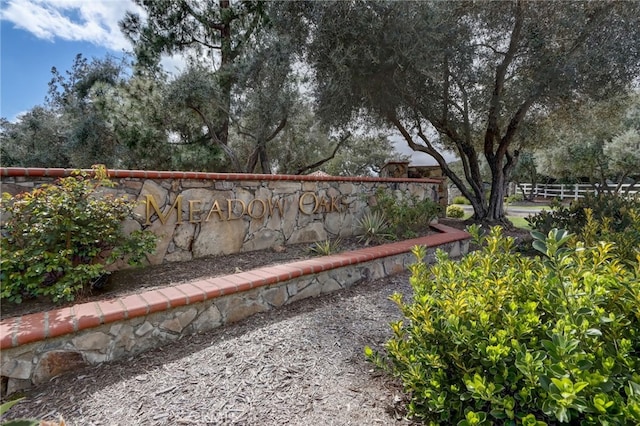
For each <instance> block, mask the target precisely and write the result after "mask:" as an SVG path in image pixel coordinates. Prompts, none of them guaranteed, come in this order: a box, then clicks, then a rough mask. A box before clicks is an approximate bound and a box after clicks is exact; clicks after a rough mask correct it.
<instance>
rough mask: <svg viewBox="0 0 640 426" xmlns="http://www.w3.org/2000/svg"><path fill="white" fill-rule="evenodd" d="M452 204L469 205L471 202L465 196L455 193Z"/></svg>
mask: <svg viewBox="0 0 640 426" xmlns="http://www.w3.org/2000/svg"><path fill="white" fill-rule="evenodd" d="M453 204H464V205H469V204H471V203H470V202H469V200H467V197H464V196H462V195H456V196H455V197H453Z"/></svg>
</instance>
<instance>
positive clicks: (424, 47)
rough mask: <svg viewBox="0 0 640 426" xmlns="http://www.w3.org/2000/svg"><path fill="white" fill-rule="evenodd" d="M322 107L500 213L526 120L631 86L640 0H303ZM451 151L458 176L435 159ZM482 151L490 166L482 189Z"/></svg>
mask: <svg viewBox="0 0 640 426" xmlns="http://www.w3.org/2000/svg"><path fill="white" fill-rule="evenodd" d="M297 7H298V8H300V10H301V12H300V14H301V15H302V16H303V17H304V18H303V19H304V20H306V21H308V22H311V23H312V25H310V26H309V33H308V34H307V38H306V42H307V58H308V60H309V63H310V64H311V66H312V67H313V69H314V70H315V73H316V80H317V81H316V83H317V85H316V95H317V101H318V104H319V111H320V113H321V114H322V116H323V117H324V118H325V120H327V122H330V123H334V124H342V123H344V122H345V121H349V120H352V119H353V118H354V117H355V116H357V115H359V114H361V113H363V112H364V113H366V114H367V115H369V116H370V117H372V118H374V119H375V120H376V121H377V122H378V123H380V124H381V125H386V126H389V127H392V128H395V129H396V130H397V131H398V132H400V134H402V136H403V137H404V139H405V140H406V142H407V143H408V144H409V146H411V148H413V149H414V150H417V151H422V152H425V153H427V154H429V155H431V156H432V157H433V158H435V159H436V161H437V162H438V164H439V165H440V166H441V168H442V170H443V172H444V174H445V175H446V176H448V177H449V178H450V179H451V180H452V182H453V183H454V184H455V185H456V186H457V187H458V188H459V189H460V190H461V192H462V193H463V194H464V195H465V196H466V197H467V198H468V199H469V200H470V201H471V203H472V205H473V208H474V211H475V216H476V218H478V219H482V220H487V221H495V220H498V221H501V220H504V210H503V195H504V188H505V183H506V181H507V179H508V176H509V173H510V171H511V169H512V168H513V167H514V165H515V164H516V162H517V158H518V154H519V151H518V149H517V148H518V143H519V142H521V140H520V139H519V135H520V133H519V132H520V130H521V128H522V126H523V125H524V123H525V121H526V119H532V118H538V117H544V116H545V115H547V114H549V113H550V112H552V111H555V110H557V109H559V108H571V105H572V103H573V102H575V101H576V100H581V99H602V98H606V97H610V96H613V95H616V94H618V93H620V92H624V91H626V90H628V88H629V84H630V83H631V82H632V81H633V80H634V79H635V78H637V77H638V75H639V73H638V72H639V71H640V10H639V9H640V5H639V4H638V3H619V2H610V1H602V2H526V1H515V2H370V1H348V2H336V3H334V2H332V3H324V2H308V3H305V5H304V7H301V6H297ZM445 149H449V150H453V151H454V152H455V153H456V154H457V155H458V156H459V157H460V159H461V160H462V164H463V170H464V174H463V175H462V176H461V175H459V174H456V173H454V172H453V171H452V170H451V169H450V168H449V166H448V164H447V162H446V161H445V159H444V156H443V150H445ZM479 156H484V157H485V159H486V160H487V163H488V165H489V167H490V170H491V192H490V194H489V196H488V197H487V196H486V195H485V191H484V186H483V182H482V176H481V173H480V163H479Z"/></svg>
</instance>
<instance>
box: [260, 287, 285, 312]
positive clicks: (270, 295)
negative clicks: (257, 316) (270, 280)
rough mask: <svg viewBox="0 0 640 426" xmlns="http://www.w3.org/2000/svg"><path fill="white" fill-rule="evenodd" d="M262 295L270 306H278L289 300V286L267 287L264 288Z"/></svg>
mask: <svg viewBox="0 0 640 426" xmlns="http://www.w3.org/2000/svg"><path fill="white" fill-rule="evenodd" d="M261 296H262V300H264V301H265V302H266V303H267V304H268V305H269V306H271V307H274V308H277V307H280V306H282V305H284V304H285V302H286V301H287V288H286V286H278V287H271V288H267V289H264V290H262V292H261Z"/></svg>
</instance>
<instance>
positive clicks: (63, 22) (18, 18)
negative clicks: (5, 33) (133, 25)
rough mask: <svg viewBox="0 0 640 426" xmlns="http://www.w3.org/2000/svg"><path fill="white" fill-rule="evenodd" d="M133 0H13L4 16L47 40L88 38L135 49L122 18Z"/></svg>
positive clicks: (117, 47)
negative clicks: (127, 37) (119, 24)
mask: <svg viewBox="0 0 640 426" xmlns="http://www.w3.org/2000/svg"><path fill="white" fill-rule="evenodd" d="M127 10H131V11H137V12H140V9H139V8H138V6H136V5H135V4H133V3H132V2H131V0H100V1H98V0H9V1H8V2H7V3H6V4H5V6H4V7H3V10H2V20H5V21H9V22H11V23H13V24H14V25H15V26H16V27H17V28H20V29H23V30H26V31H28V32H30V33H32V34H33V35H35V36H36V37H38V38H41V39H46V40H52V41H53V40H55V39H61V40H66V41H86V42H90V43H93V44H96V45H98V46H103V47H106V48H108V49H111V50H116V51H119V50H122V49H127V50H130V49H131V44H130V43H129V41H127V39H126V38H125V37H124V35H123V34H122V32H121V31H120V28H119V27H118V21H119V20H121V19H122V18H123V17H124V14H125V12H126V11H127Z"/></svg>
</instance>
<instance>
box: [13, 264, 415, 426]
mask: <svg viewBox="0 0 640 426" xmlns="http://www.w3.org/2000/svg"><path fill="white" fill-rule="evenodd" d="M396 291H400V292H402V293H404V294H406V295H408V294H410V293H411V290H410V287H409V285H408V274H407V273H404V274H402V275H398V276H395V277H388V278H385V279H381V280H377V281H371V282H366V283H362V284H359V285H357V286H354V287H352V288H350V289H348V290H343V291H339V292H335V293H332V294H328V295H325V296H322V297H318V298H312V299H306V300H303V301H300V302H298V303H295V304H292V305H288V306H285V307H283V308H281V309H278V310H275V311H270V312H266V313H263V314H258V315H255V316H253V317H250V318H248V319H246V320H244V321H242V322H239V323H236V324H232V325H228V326H225V327H222V328H219V329H217V330H214V331H212V332H208V333H204V334H199V335H192V336H188V337H185V338H184V339H182V340H180V341H178V342H174V343H172V344H170V345H168V346H164V347H163V348H161V349H156V350H151V351H148V352H145V353H143V354H141V355H139V356H137V357H135V358H132V359H124V360H120V361H117V362H111V363H106V364H102V365H99V366H96V367H92V368H89V369H86V370H84V371H80V372H75V373H72V374H68V375H65V376H61V377H58V378H54V379H52V380H51V381H50V382H48V383H46V384H44V385H41V386H39V387H37V388H34V389H32V390H31V391H30V392H29V393H28V394H27V395H26V399H25V400H24V401H22V402H20V403H19V404H17V405H16V406H15V407H13V408H12V409H11V410H10V412H9V414H10V416H11V417H35V418H44V419H47V420H54V419H57V418H59V417H60V416H62V417H63V418H64V420H65V421H66V423H67V425H123V426H125V425H285V424H287V425H376V424H379V425H409V424H413V423H412V422H411V421H410V420H408V419H406V418H405V416H404V411H403V402H404V401H403V398H404V397H403V396H402V392H401V389H400V387H399V386H398V383H397V382H395V381H394V380H393V379H391V378H390V377H388V376H386V375H384V374H382V373H381V372H380V371H378V370H374V368H373V366H372V365H371V364H370V363H369V362H367V361H366V360H365V358H364V355H363V348H364V346H365V345H370V346H372V347H374V348H378V349H379V348H381V347H382V344H383V342H384V341H385V340H386V339H387V338H388V337H390V335H391V334H390V329H389V327H388V323H389V322H390V321H393V320H396V319H398V318H399V315H400V313H399V311H398V309H397V307H396V306H395V304H394V303H393V302H391V301H390V300H389V299H388V297H389V296H390V295H391V294H392V293H394V292H396Z"/></svg>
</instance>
